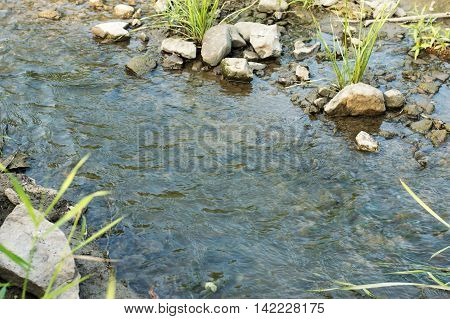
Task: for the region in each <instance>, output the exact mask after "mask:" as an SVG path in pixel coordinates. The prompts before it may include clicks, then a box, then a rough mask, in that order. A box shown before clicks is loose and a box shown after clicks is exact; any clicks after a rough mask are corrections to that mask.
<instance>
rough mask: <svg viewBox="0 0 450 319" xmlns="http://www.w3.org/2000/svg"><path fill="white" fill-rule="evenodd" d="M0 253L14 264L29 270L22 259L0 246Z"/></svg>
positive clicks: (28, 265) (27, 264)
mask: <svg viewBox="0 0 450 319" xmlns="http://www.w3.org/2000/svg"><path fill="white" fill-rule="evenodd" d="M0 252H1V253H3V254H5V255H6V256H7V257H8V258H9V259H11V260H12V261H13V262H14V263H15V264H17V265H18V266H20V267H22V268H23V269H25V270H27V269H29V268H30V264H29V263H28V262H27V261H25V260H24V259H23V258H21V257H19V256H17V255H16V254H15V253H13V252H12V251H10V250H9V249H7V248H6V247H5V246H3V245H2V244H0Z"/></svg>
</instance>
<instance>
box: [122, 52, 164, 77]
mask: <svg viewBox="0 0 450 319" xmlns="http://www.w3.org/2000/svg"><path fill="white" fill-rule="evenodd" d="M125 68H126V69H127V70H128V71H130V72H131V73H133V74H134V75H137V76H143V75H144V74H146V73H148V72H150V71H151V70H153V69H154V68H156V61H155V60H153V59H152V58H150V57H149V56H147V55H141V56H135V57H134V58H132V59H131V60H130V61H128V63H127V64H126V65H125Z"/></svg>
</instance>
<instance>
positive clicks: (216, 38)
mask: <svg viewBox="0 0 450 319" xmlns="http://www.w3.org/2000/svg"><path fill="white" fill-rule="evenodd" d="M244 42H245V41H244ZM231 47H232V38H231V33H230V26H229V25H226V24H224V25H221V24H219V25H216V26H214V27H212V28H210V29H209V30H208V31H206V33H205V35H204V37H203V41H202V50H201V55H202V59H203V61H205V62H206V63H208V64H209V65H211V66H216V65H218V64H219V63H220V61H222V59H223V58H224V57H226V56H227V55H228V54H229V53H230V52H231Z"/></svg>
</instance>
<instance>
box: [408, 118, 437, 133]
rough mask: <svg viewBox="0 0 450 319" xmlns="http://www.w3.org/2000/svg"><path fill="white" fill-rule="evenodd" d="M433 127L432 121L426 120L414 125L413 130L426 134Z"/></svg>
mask: <svg viewBox="0 0 450 319" xmlns="http://www.w3.org/2000/svg"><path fill="white" fill-rule="evenodd" d="M432 125H433V121H432V120H429V119H424V120H421V121H418V122H414V123H412V124H411V129H412V130H413V131H415V132H418V133H422V134H425V133H427V132H428V131H429V130H430V129H431V126H432Z"/></svg>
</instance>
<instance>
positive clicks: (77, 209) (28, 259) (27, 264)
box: [0, 156, 123, 299]
mask: <svg viewBox="0 0 450 319" xmlns="http://www.w3.org/2000/svg"><path fill="white" fill-rule="evenodd" d="M87 159H88V156H85V157H83V158H82V159H81V160H80V162H78V164H77V165H75V167H74V168H73V169H72V170H71V172H70V173H69V175H68V176H67V178H66V179H65V180H64V182H63V183H62V185H61V187H60V189H59V190H58V192H57V195H56V196H55V198H54V199H53V200H52V202H51V203H50V205H49V206H48V207H47V208H46V209H45V210H44V209H42V211H43V212H42V213H38V211H37V210H36V208H34V207H33V205H32V203H31V200H30V198H29V197H28V195H27V194H26V192H25V191H24V189H23V187H22V186H21V185H20V183H19V181H18V180H17V179H16V178H15V177H14V175H13V174H11V173H8V172H7V170H6V168H5V167H4V166H3V164H1V163H0V171H1V172H3V173H6V174H7V175H8V177H9V179H10V180H11V183H12V185H13V188H14V190H15V191H16V193H17V195H18V196H19V198H20V201H21V202H22V203H23V204H24V205H25V207H26V210H27V213H28V216H29V217H30V219H31V220H32V221H33V224H34V226H35V229H36V231H35V232H34V235H33V239H32V245H31V249H30V251H29V253H28V256H17V255H16V254H15V253H14V252H13V251H11V250H10V249H8V247H5V246H4V245H2V244H0V253H3V254H5V255H6V256H7V257H8V258H9V259H10V260H11V261H12V262H14V263H15V264H17V265H18V266H20V267H21V268H23V269H24V270H25V272H26V276H25V279H24V282H23V284H22V296H21V297H22V299H24V298H25V297H26V292H27V286H28V278H29V275H30V272H31V269H32V265H33V258H34V254H35V251H36V245H37V243H38V242H39V241H40V240H42V239H44V238H45V237H47V236H48V235H49V234H51V233H52V232H54V231H55V230H56V229H58V228H60V227H61V226H63V225H65V224H67V223H68V222H70V221H72V222H73V224H72V226H71V228H70V232H69V235H68V236H67V245H68V247H71V243H72V239H73V238H74V235H75V232H76V229H77V227H78V224H79V222H80V219H82V218H81V217H82V216H81V214H82V212H83V210H84V209H85V208H86V207H87V205H88V204H89V203H90V202H91V201H92V200H93V199H94V198H96V197H100V196H105V195H107V194H108V192H105V191H98V192H95V193H92V194H90V195H88V196H85V197H83V198H82V199H81V200H80V201H79V202H78V203H76V204H75V205H74V206H73V207H72V208H71V209H70V210H69V211H68V212H67V213H66V214H65V215H64V216H63V217H61V218H60V219H59V220H58V221H57V222H56V223H54V224H53V225H52V226H51V227H49V228H48V229H47V230H46V231H45V232H44V233H40V232H38V231H37V230H38V229H39V226H40V225H41V224H42V222H43V221H44V220H45V217H46V216H47V215H49V214H50V213H51V212H52V210H53V208H54V207H55V206H56V204H57V203H58V201H59V200H60V199H61V197H62V196H63V195H64V193H65V192H66V191H67V189H68V188H69V187H70V185H71V183H72V181H73V179H74V178H75V175H76V174H77V172H78V170H79V169H80V168H81V166H82V165H83V164H84V163H85V162H86V160H87ZM122 219H123V217H120V218H118V219H116V220H114V221H113V222H111V223H109V224H108V225H106V226H105V227H103V228H102V229H100V230H99V231H97V232H95V233H94V234H93V235H91V236H89V237H88V238H83V239H80V240H79V241H78V242H77V243H76V244H74V245H73V246H74V247H73V248H72V247H71V250H70V253H69V254H67V255H63V256H62V257H61V260H60V261H59V262H58V263H57V265H56V267H55V269H54V270H53V274H52V278H51V280H50V283H49V285H48V287H47V289H46V291H45V293H44V295H43V296H42V298H43V299H50V298H56V297H58V296H59V295H61V294H63V293H64V292H66V291H67V290H69V289H70V288H72V287H73V286H74V285H77V284H79V283H81V282H83V281H85V280H87V279H88V278H89V275H87V276H84V277H82V278H80V279H77V280H74V281H72V282H70V283H68V284H65V285H62V286H59V287H54V284H55V281H56V279H57V277H58V275H59V273H60V272H61V270H62V267H63V265H64V264H65V260H66V259H67V258H69V257H70V256H72V255H73V254H74V253H75V252H77V251H78V250H80V249H81V248H83V247H84V246H86V245H87V244H89V243H91V242H92V241H94V240H96V239H97V238H99V237H100V236H102V235H103V234H105V233H106V232H107V231H109V230H110V229H111V228H112V227H114V226H115V225H117V224H118V223H119V222H120V221H121V220H122ZM83 225H84V226H83ZM85 227H86V226H85V223H84V222H83V223H82V232H83V228H85ZM10 248H11V247H10ZM9 285H10V284H9V283H0V287H1V289H0V299H2V298H4V296H5V294H6V289H7V288H8V287H9ZM114 291H115V279H114V278H112V277H111V278H110V282H109V284H108V290H107V297H114Z"/></svg>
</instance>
